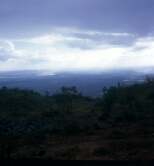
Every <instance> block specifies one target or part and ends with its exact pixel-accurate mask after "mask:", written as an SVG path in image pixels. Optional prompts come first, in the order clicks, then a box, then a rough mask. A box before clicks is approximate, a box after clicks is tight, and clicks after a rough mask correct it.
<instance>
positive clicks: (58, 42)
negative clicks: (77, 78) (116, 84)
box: [0, 29, 154, 72]
mask: <svg viewBox="0 0 154 166" xmlns="http://www.w3.org/2000/svg"><path fill="white" fill-rule="evenodd" d="M105 35H106V36H107V38H105V37H104V36H105ZM109 36H111V38H115V40H116V41H118V42H120V44H115V43H114V42H111V41H110V40H108V39H109ZM98 38H99V39H98ZM123 38H125V39H124V40H126V38H131V39H132V42H131V43H129V44H128V43H127V44H124V45H122V44H121V42H122V41H123ZM145 67H154V37H153V36H151V37H144V38H137V36H135V35H133V34H129V33H123V32H122V33H115V32H112V33H106V34H104V32H98V31H83V30H79V29H77V30H76V29H70V30H69V29H63V30H62V29H61V30H57V31H52V33H48V34H45V35H40V36H36V37H31V38H21V39H7V40H1V41H0V70H26V69H40V70H51V71H53V72H56V71H87V70H88V71H91V70H93V71H94V70H99V71H102V70H113V69H126V68H127V69H128V68H129V69H130V68H131V69H132V68H134V69H138V68H145Z"/></svg>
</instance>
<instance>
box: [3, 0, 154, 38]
mask: <svg viewBox="0 0 154 166" xmlns="http://www.w3.org/2000/svg"><path fill="white" fill-rule="evenodd" d="M153 17H154V0H0V35H1V36H11V35H16V34H18V35H19V36H24V35H30V34H28V33H31V34H37V33H42V32H44V31H49V30H50V29H51V28H53V27H60V26H64V27H78V28H83V29H93V30H101V31H107V32H129V33H135V34H139V35H147V34H149V33H153V32H154V21H153ZM29 31H30V32H29Z"/></svg>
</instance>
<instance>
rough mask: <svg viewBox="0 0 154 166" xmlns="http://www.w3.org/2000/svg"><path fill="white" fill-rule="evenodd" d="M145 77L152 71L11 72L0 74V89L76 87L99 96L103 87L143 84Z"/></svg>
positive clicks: (44, 89) (47, 89)
mask: <svg viewBox="0 0 154 166" xmlns="http://www.w3.org/2000/svg"><path fill="white" fill-rule="evenodd" d="M146 75H150V76H151V75H152V76H153V70H150V72H149V70H145V71H144V72H135V71H131V70H117V71H106V72H93V73H90V72H89V73H87V72H85V73H77V72H76V73H73V72H72V73H71V72H64V73H51V72H50V71H12V72H0V87H2V86H6V87H9V88H20V89H32V90H35V91H38V92H40V93H45V92H46V91H49V92H50V94H53V93H56V92H58V91H59V90H60V88H61V87H62V86H76V87H77V88H78V90H79V91H81V92H82V94H84V95H88V96H99V95H101V94H100V91H101V90H102V88H103V87H104V86H106V87H109V86H112V85H117V84H118V83H121V84H132V83H135V82H138V83H140V82H143V81H144V79H145V76H146Z"/></svg>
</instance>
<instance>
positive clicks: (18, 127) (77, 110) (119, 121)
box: [0, 78, 154, 159]
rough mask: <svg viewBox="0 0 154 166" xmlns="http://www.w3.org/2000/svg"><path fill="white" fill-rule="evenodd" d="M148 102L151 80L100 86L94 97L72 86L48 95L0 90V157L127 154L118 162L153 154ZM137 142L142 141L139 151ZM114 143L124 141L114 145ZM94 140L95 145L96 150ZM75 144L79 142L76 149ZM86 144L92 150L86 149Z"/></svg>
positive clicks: (153, 108)
mask: <svg viewBox="0 0 154 166" xmlns="http://www.w3.org/2000/svg"><path fill="white" fill-rule="evenodd" d="M153 103H154V80H153V79H150V78H147V79H146V81H145V82H144V83H142V84H134V85H130V86H122V85H120V84H118V86H115V87H110V88H109V89H107V88H105V87H104V88H103V95H102V97H99V98H90V97H85V96H83V95H82V94H81V93H80V92H78V90H77V89H76V87H62V88H61V92H60V93H57V94H54V95H52V96H51V95H49V93H46V95H41V94H39V93H36V92H34V91H28V90H19V89H8V88H6V87H3V88H1V89H0V157H1V158H52V159H57V158H58V159H86V158H87V159H89V158H90V159H91V158H94V159H95V158H96V159H107V158H117V157H119V159H123V155H124V154H127V155H126V156H125V157H124V158H129V156H132V154H134V155H133V156H134V157H135V152H136V153H139V151H140V152H143V151H144V150H145V149H146V150H147V151H148V152H149V154H154V139H153V137H154V135H153V131H154V104H153ZM85 137H87V139H88V138H89V139H90V140H91V139H93V141H94V142H95V143H94V142H93V143H94V145H91V142H90V141H89V144H88V146H89V147H86V145H85V144H86V142H87V141H84V138H85ZM132 138H134V140H136V139H137V142H138V147H136V146H133V145H134V144H135V143H134V142H133V143H132V142H131V143H130V142H129V139H132ZM141 138H144V139H143V140H142V147H140V144H139V140H140V139H141ZM75 139H77V140H76V141H77V143H76V141H75ZM149 139H150V140H149ZM57 140H58V141H57ZM102 140H104V141H102ZM108 140H110V141H111V143H110V144H109V143H108V142H106V141H108ZM119 140H122V141H126V142H125V144H124V143H123V142H121V143H120V142H118V144H117V142H116V141H119ZM140 141H141V140H140ZM72 142H73V143H72ZM98 142H101V143H100V145H99V146H98ZM105 142H106V145H108V146H107V147H106V146H104V143H105ZM81 143H85V144H84V145H81V147H80V144H81ZM96 144H97V145H96ZM90 145H91V148H92V147H93V148H94V147H95V148H94V149H93V150H89V151H88V149H86V148H90ZM127 145H129V146H127ZM135 145H136V144H135ZM149 145H151V146H149ZM42 147H43V149H42ZM47 147H51V149H52V151H51V150H50V149H48V148H47ZM82 148H84V149H82ZM118 148H119V149H121V148H122V149H121V150H122V151H123V153H122V155H120V154H119V156H117V155H118V153H119V152H118ZM134 148H135V149H134ZM47 149H48V150H47ZM64 149H65V151H63V150H64ZM83 151H84V152H87V153H86V154H84V153H83ZM113 151H116V152H117V153H116V154H114V152H113ZM49 152H50V153H49ZM127 152H128V153H127ZM148 152H147V153H148ZM82 153H83V154H82ZM58 154H59V155H58ZM73 154H74V155H73ZM78 154H80V155H82V156H78ZM141 155H142V154H141ZM141 155H139V156H138V157H141ZM136 156H137V155H136ZM147 156H148V155H147Z"/></svg>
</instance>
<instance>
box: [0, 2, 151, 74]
mask: <svg viewBox="0 0 154 166" xmlns="http://www.w3.org/2000/svg"><path fill="white" fill-rule="evenodd" d="M146 68H154V0H0V71H13V70H50V71H52V72H57V71H105V70H115V69H135V70H139V69H142V70H144V69H146Z"/></svg>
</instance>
